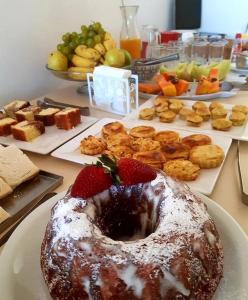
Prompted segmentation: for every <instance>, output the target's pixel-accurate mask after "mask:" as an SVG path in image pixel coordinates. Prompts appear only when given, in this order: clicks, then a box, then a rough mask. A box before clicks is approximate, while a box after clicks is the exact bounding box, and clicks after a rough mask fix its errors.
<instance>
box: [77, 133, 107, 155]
mask: <svg viewBox="0 0 248 300" xmlns="http://www.w3.org/2000/svg"><path fill="white" fill-rule="evenodd" d="M106 147H107V145H106V143H105V142H104V141H103V140H102V139H101V138H97V137H95V136H92V135H89V136H88V137H86V138H84V139H83V140H82V141H81V142H80V152H81V153H82V154H86V155H97V154H101V153H102V152H103V151H104V150H105V149H106Z"/></svg>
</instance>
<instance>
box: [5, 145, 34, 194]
mask: <svg viewBox="0 0 248 300" xmlns="http://www.w3.org/2000/svg"><path fill="white" fill-rule="evenodd" d="M38 172H39V169H38V168H37V167H36V166H35V165H34V164H33V163H32V161H31V160H30V159H29V158H28V157H27V155H25V154H24V153H23V152H22V151H21V150H19V149H18V148H17V147H16V145H14V144H13V145H10V146H8V147H5V148H4V149H1V150H0V177H2V178H3V180H4V181H6V182H7V184H8V185H10V186H11V188H12V189H14V188H15V187H16V186H18V185H19V184H21V183H22V182H24V181H26V180H28V179H30V178H32V177H34V176H35V175H36V174H37V173H38Z"/></svg>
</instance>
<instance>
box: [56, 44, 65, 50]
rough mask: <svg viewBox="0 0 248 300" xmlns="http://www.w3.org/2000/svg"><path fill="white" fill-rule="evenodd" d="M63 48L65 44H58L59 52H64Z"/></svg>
mask: <svg viewBox="0 0 248 300" xmlns="http://www.w3.org/2000/svg"><path fill="white" fill-rule="evenodd" d="M63 47H64V45H63V44H58V45H57V50H58V51H59V52H62V49H63Z"/></svg>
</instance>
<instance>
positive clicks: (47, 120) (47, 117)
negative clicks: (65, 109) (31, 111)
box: [34, 107, 60, 126]
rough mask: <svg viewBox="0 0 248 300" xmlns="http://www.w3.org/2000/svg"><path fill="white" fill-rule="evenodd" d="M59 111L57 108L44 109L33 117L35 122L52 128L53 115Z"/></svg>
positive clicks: (53, 122)
mask: <svg viewBox="0 0 248 300" xmlns="http://www.w3.org/2000/svg"><path fill="white" fill-rule="evenodd" d="M59 111H60V110H59V109H58V108H52V107H49V108H45V109H42V111H40V112H39V113H38V114H36V115H35V116H34V118H35V120H36V121H41V122H43V124H44V125H45V126H52V125H54V124H55V114H56V113H58V112H59Z"/></svg>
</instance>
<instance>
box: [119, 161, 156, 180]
mask: <svg viewBox="0 0 248 300" xmlns="http://www.w3.org/2000/svg"><path fill="white" fill-rule="evenodd" d="M117 167H118V169H117V175H118V176H119V178H120V181H121V184H123V185H134V184H137V183H145V182H148V181H152V180H153V179H155V178H156V176H157V174H156V171H155V170H154V169H153V168H151V167H150V166H148V165H145V164H143V163H142V162H140V161H138V160H135V159H132V158H121V159H119V160H118V162H117Z"/></svg>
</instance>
